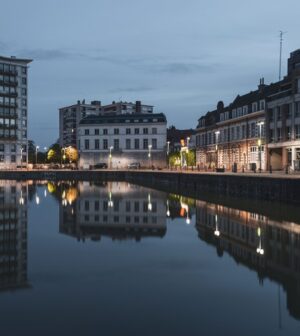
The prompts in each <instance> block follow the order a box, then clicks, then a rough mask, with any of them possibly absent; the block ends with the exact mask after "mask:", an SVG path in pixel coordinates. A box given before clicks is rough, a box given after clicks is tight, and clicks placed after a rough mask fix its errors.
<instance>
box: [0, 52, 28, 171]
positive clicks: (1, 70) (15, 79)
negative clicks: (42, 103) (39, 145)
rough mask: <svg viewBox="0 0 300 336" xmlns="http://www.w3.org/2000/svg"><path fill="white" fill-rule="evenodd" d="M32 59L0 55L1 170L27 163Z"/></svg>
mask: <svg viewBox="0 0 300 336" xmlns="http://www.w3.org/2000/svg"><path fill="white" fill-rule="evenodd" d="M30 62H32V60H29V59H20V58H15V57H3V56H0V169H1V168H2V169H10V168H16V167H17V166H20V165H21V164H22V165H25V164H26V163H27V152H28V148H27V139H28V134H27V127H28V124H27V123H28V64H29V63H30Z"/></svg>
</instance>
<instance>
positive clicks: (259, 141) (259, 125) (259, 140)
mask: <svg viewBox="0 0 300 336" xmlns="http://www.w3.org/2000/svg"><path fill="white" fill-rule="evenodd" d="M257 125H258V127H259V139H258V159H259V172H260V173H261V129H262V126H263V125H264V122H263V121H260V122H259V123H257Z"/></svg>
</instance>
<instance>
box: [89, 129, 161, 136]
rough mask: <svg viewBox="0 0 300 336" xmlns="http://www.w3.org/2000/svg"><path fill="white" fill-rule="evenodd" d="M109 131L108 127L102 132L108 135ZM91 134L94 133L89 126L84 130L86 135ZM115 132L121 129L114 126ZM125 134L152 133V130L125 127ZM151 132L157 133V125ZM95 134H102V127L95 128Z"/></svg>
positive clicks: (116, 133)
mask: <svg viewBox="0 0 300 336" xmlns="http://www.w3.org/2000/svg"><path fill="white" fill-rule="evenodd" d="M108 132H109V130H108V129H107V128H103V129H102V134H103V135H108ZM90 134H92V133H91V130H90V129H88V128H87V129H85V130H84V135H90ZM113 134H114V135H118V134H120V129H119V128H114V129H113ZM125 134H127V135H128V134H150V130H149V128H148V127H144V128H142V129H140V128H134V129H132V128H126V129H125ZM151 134H157V128H156V127H152V129H151ZM94 135H100V129H99V128H95V129H94Z"/></svg>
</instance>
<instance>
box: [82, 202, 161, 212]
mask: <svg viewBox="0 0 300 336" xmlns="http://www.w3.org/2000/svg"><path fill="white" fill-rule="evenodd" d="M92 203H93V209H94V210H95V211H99V210H100V201H98V200H97V201H94V202H92V201H84V210H85V211H90V210H92V209H91V208H92ZM141 203H142V204H141ZM108 208H109V206H108V200H103V201H102V210H103V211H108ZM140 208H142V209H143V212H148V211H149V202H148V201H126V202H125V211H126V212H131V211H132V210H133V211H134V212H139V211H140ZM119 209H120V202H119V201H118V200H115V201H114V202H113V210H114V211H119ZM156 211H157V204H156V202H155V201H154V202H152V203H151V212H156Z"/></svg>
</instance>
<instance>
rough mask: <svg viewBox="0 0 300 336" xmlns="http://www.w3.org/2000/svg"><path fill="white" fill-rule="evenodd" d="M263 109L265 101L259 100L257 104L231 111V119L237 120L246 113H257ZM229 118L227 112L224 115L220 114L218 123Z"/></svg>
mask: <svg viewBox="0 0 300 336" xmlns="http://www.w3.org/2000/svg"><path fill="white" fill-rule="evenodd" d="M264 109H265V101H264V100H261V101H260V102H259V103H257V102H254V103H252V105H249V106H248V105H245V106H243V107H238V108H236V109H233V110H232V112H231V118H232V119H233V118H238V117H242V116H244V115H246V114H248V113H251V112H257V111H262V110H264ZM229 117H230V113H229V111H226V112H224V113H221V114H220V121H224V120H228V119H229Z"/></svg>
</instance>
